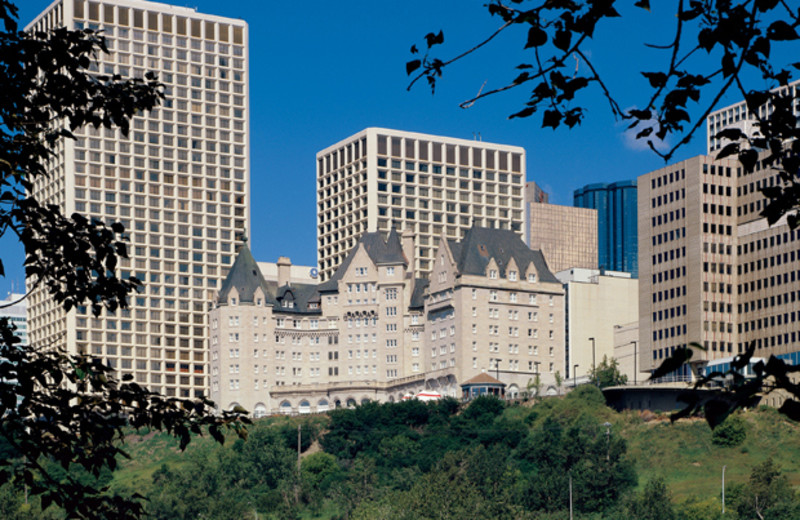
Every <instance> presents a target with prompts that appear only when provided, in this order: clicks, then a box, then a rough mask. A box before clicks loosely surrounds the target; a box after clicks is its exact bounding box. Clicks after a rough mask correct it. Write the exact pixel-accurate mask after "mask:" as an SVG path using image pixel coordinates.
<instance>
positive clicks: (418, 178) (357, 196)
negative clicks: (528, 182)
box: [317, 128, 525, 280]
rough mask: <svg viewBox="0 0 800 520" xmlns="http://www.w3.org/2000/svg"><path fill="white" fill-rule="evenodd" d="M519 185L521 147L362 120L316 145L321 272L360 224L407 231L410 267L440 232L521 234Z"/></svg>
mask: <svg viewBox="0 0 800 520" xmlns="http://www.w3.org/2000/svg"><path fill="white" fill-rule="evenodd" d="M524 190H525V150H524V149H523V148H520V147H517V146H508V145H500V144H491V143H485V142H482V141H470V140H466V139H454V138H450V137H442V136H437V135H427V134H419V133H413V132H403V131H399V130H389V129H385V128H367V129H365V130H363V131H361V132H359V133H357V134H355V135H352V136H350V137H348V138H346V139H343V140H342V141H340V142H338V143H336V144H334V145H331V146H329V147H328V148H325V149H324V150H322V151H320V152H319V153H317V260H318V262H319V269H320V276H321V278H322V280H327V279H329V278H330V277H331V276H332V275H333V273H334V272H335V270H336V267H338V266H339V264H341V263H342V261H343V260H344V258H345V257H346V255H347V253H348V252H349V251H350V250H351V249H352V248H353V247H354V246H355V244H356V242H357V241H358V238H359V237H360V236H361V235H362V234H364V233H365V232H375V231H380V232H383V233H388V232H389V230H390V229H391V228H395V229H397V230H398V231H410V232H412V233H413V234H414V236H415V247H416V251H415V259H416V260H415V265H414V266H412V270H413V271H414V272H415V273H416V274H417V275H422V274H427V273H429V272H430V270H431V269H432V267H433V266H432V262H433V257H434V253H435V251H436V247H437V246H438V243H439V237H440V236H443V235H444V236H445V237H446V238H447V239H448V240H452V239H459V238H461V237H463V236H464V234H465V233H466V231H467V230H468V229H469V228H470V227H472V226H473V225H475V226H485V227H489V228H497V229H508V230H512V231H514V232H516V233H517V234H519V236H520V237H522V233H523V231H524V230H523V226H524V208H523V200H524Z"/></svg>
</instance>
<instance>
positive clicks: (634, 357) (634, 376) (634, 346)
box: [631, 341, 639, 386]
mask: <svg viewBox="0 0 800 520" xmlns="http://www.w3.org/2000/svg"><path fill="white" fill-rule="evenodd" d="M631 343H633V386H636V373H637V372H638V371H639V366H638V363H637V362H636V347H638V346H639V342H638V341H631Z"/></svg>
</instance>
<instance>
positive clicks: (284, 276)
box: [278, 256, 292, 287]
mask: <svg viewBox="0 0 800 520" xmlns="http://www.w3.org/2000/svg"><path fill="white" fill-rule="evenodd" d="M291 273H292V261H291V260H289V257H286V256H282V257H280V258H278V287H283V286H284V285H287V284H289V278H290V277H291Z"/></svg>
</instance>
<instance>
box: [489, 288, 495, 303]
mask: <svg viewBox="0 0 800 520" xmlns="http://www.w3.org/2000/svg"><path fill="white" fill-rule="evenodd" d="M489 301H493V302H496V301H497V291H494V290H492V291H489Z"/></svg>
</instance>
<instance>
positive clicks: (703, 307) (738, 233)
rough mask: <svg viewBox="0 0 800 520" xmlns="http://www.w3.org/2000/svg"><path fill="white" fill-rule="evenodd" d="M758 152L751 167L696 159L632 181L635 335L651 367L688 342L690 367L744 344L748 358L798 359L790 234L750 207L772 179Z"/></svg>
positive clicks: (757, 204)
mask: <svg viewBox="0 0 800 520" xmlns="http://www.w3.org/2000/svg"><path fill="white" fill-rule="evenodd" d="M764 156H765V154H762V156H761V161H759V163H758V164H757V165H756V169H755V171H754V172H752V173H745V172H744V171H743V169H742V167H741V165H740V164H739V163H738V161H736V160H735V159H731V160H727V159H724V160H722V161H714V160H713V159H712V158H710V157H707V156H700V157H695V158H693V159H689V160H687V161H683V162H681V163H678V164H675V165H672V166H669V167H666V168H663V169H661V170H657V171H655V172H652V173H649V174H647V175H644V176H642V177H640V178H639V181H640V183H639V187H640V192H639V193H640V198H639V212H640V213H639V215H640V219H639V232H640V243H639V246H640V251H642V254H641V255H640V259H641V265H642V277H641V288H642V291H641V294H640V327H641V333H640V340H641V342H642V346H643V347H644V346H645V345H648V346H650V347H651V348H650V350H651V351H652V358H651V363H652V364H653V365H654V366H657V365H658V364H659V363H660V361H661V360H662V359H663V358H664V357H666V355H668V354H669V353H671V352H672V351H673V349H674V348H675V347H677V346H683V345H686V344H687V343H689V342H693V341H698V342H701V343H702V344H704V345H705V346H706V347H707V350H706V351H705V352H701V351H698V352H696V353H695V358H699V359H697V363H696V365H697V368H698V369H700V368H703V366H705V364H706V363H708V364H709V365H710V366H713V365H714V363H715V362H716V363H722V362H724V361H725V360H726V359H728V360H729V358H731V357H733V356H735V355H736V354H739V353H741V352H743V351H744V350H745V349H746V348H747V346H748V345H750V344H751V343H753V342H754V343H755V345H756V356H757V357H761V358H767V357H769V355H773V354H774V355H776V356H778V357H780V358H782V359H786V360H787V361H789V362H791V363H798V362H800V338H798V332H797V327H796V326H795V324H796V323H797V320H798V319H800V315H798V311H797V308H798V306H797V300H798V298H800V277H798V276H797V273H798V269H800V254H798V243H800V231H798V230H797V229H795V230H792V229H790V228H789V226H788V224H787V222H786V219H785V217H784V218H782V219H781V220H779V221H778V222H777V223H775V224H773V225H772V226H769V225H768V224H767V222H766V219H764V218H762V217H761V216H760V214H759V213H760V212H761V210H763V209H764V207H765V206H766V203H767V201H766V199H765V198H764V196H763V194H762V193H761V192H760V191H759V188H763V187H766V186H775V185H777V184H778V183H779V178H778V176H777V171H775V170H773V169H771V168H768V167H766V166H765V165H764V162H763V158H764ZM645 368H647V367H645Z"/></svg>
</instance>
